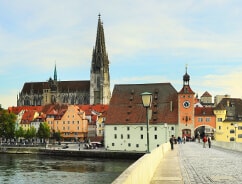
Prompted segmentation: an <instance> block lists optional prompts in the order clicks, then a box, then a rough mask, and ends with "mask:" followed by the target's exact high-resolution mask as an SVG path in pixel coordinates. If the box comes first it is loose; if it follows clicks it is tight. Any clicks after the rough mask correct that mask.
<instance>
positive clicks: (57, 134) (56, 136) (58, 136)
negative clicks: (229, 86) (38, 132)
mask: <svg viewBox="0 0 242 184" xmlns="http://www.w3.org/2000/svg"><path fill="white" fill-rule="evenodd" d="M53 139H55V140H56V141H60V140H61V133H60V131H58V132H55V131H54V132H53Z"/></svg>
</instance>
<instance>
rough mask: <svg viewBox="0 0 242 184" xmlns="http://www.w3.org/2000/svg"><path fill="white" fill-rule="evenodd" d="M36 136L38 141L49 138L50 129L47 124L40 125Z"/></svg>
mask: <svg viewBox="0 0 242 184" xmlns="http://www.w3.org/2000/svg"><path fill="white" fill-rule="evenodd" d="M37 136H38V137H39V138H40V139H48V138H49V137H50V127H49V125H48V123H47V122H44V123H40V126H39V129H38V132H37Z"/></svg>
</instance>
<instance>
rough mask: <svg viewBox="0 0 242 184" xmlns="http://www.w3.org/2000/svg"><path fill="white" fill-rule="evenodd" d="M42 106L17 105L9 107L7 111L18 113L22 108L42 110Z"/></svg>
mask: <svg viewBox="0 0 242 184" xmlns="http://www.w3.org/2000/svg"><path fill="white" fill-rule="evenodd" d="M42 108H43V106H17V107H9V108H8V112H11V113H14V114H19V113H20V111H22V110H32V111H33V110H36V111H37V112H41V111H42Z"/></svg>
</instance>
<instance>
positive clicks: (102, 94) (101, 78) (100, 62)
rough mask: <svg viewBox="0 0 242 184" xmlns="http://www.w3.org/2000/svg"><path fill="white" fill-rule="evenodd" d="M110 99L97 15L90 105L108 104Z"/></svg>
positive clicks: (108, 77)
mask: <svg viewBox="0 0 242 184" xmlns="http://www.w3.org/2000/svg"><path fill="white" fill-rule="evenodd" d="M110 98H111V93H110V76H109V60H108V55H107V53H106V45H105V37H104V29H103V23H102V21H101V15H100V14H99V15H98V25H97V34H96V42H95V46H94V49H93V54H92V65H91V78H90V104H108V103H109V100H110Z"/></svg>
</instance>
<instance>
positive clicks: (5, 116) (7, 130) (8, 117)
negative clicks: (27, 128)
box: [0, 109, 17, 139]
mask: <svg viewBox="0 0 242 184" xmlns="http://www.w3.org/2000/svg"><path fill="white" fill-rule="evenodd" d="M16 119H17V117H16V115H15V114H13V113H8V111H6V110H3V109H1V111H0V137H5V138H7V139H11V138H14V134H15V124H16Z"/></svg>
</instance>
